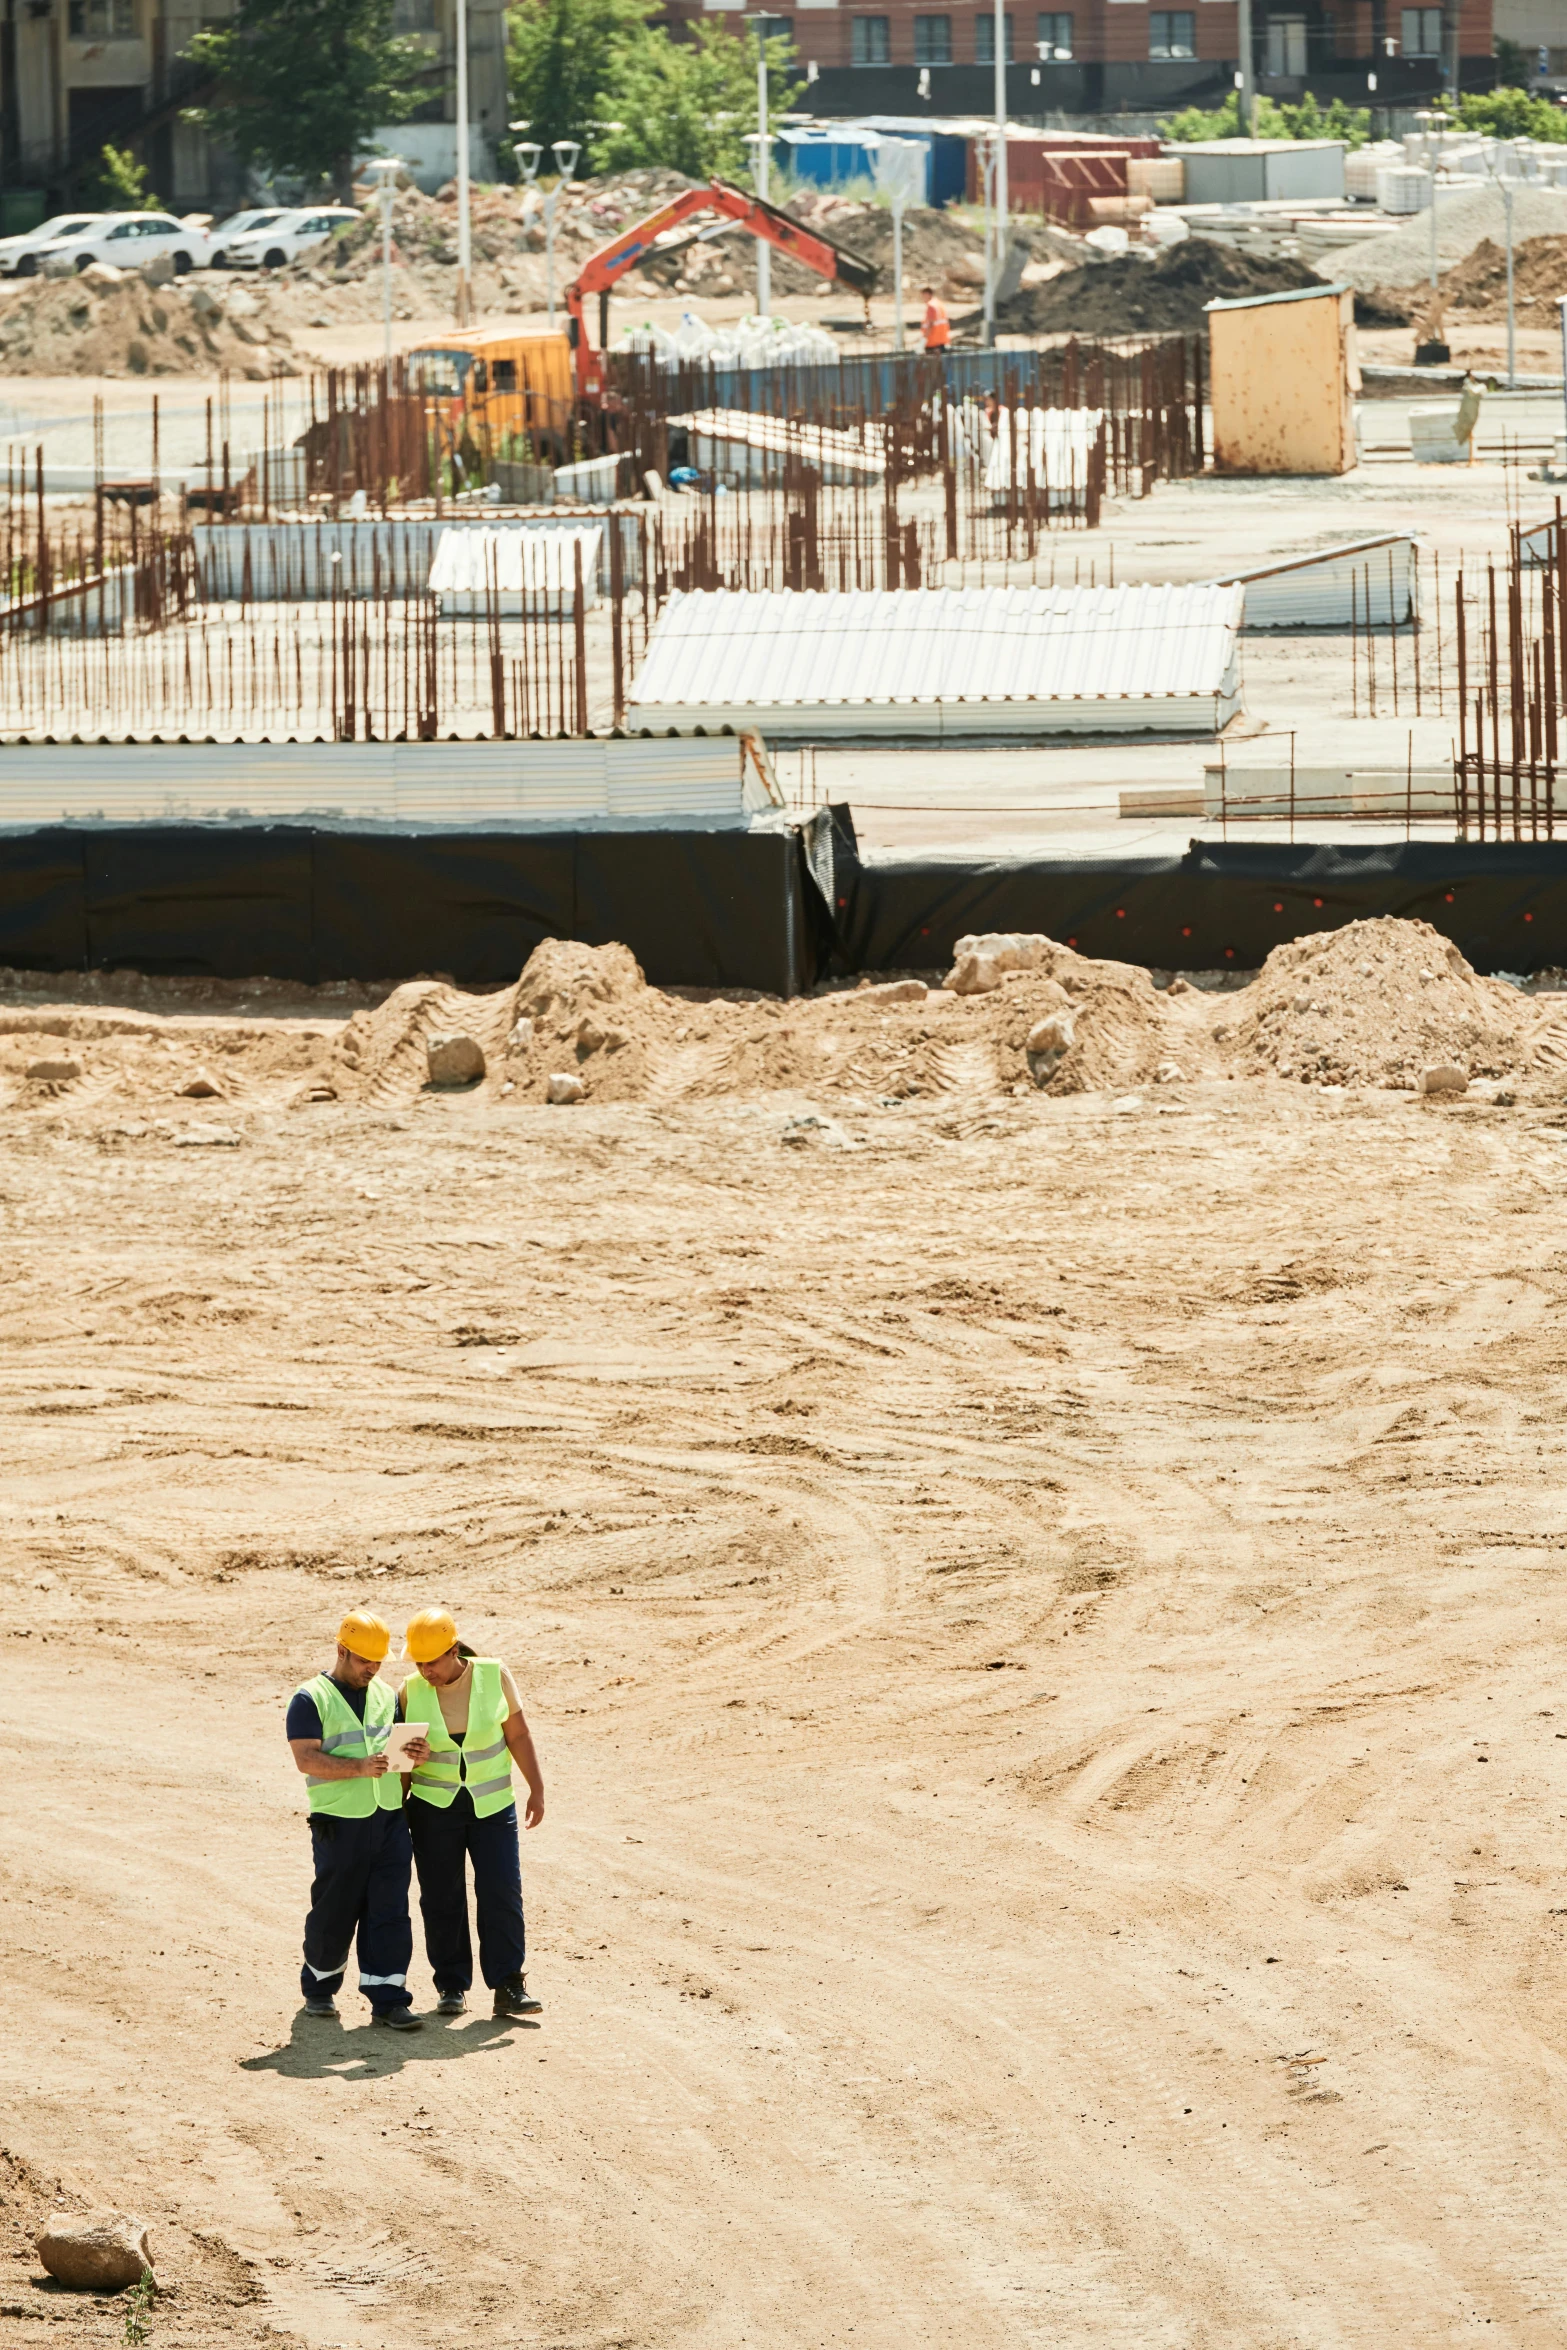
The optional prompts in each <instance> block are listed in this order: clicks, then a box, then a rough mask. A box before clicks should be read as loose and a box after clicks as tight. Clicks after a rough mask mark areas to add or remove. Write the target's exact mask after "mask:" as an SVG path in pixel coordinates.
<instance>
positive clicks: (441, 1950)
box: [403, 1608, 544, 2016]
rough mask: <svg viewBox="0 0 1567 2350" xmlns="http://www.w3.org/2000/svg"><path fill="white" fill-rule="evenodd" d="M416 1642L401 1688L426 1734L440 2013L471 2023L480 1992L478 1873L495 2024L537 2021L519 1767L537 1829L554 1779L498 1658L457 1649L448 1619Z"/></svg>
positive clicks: (424, 1796) (422, 1836)
mask: <svg viewBox="0 0 1567 2350" xmlns="http://www.w3.org/2000/svg"><path fill="white" fill-rule="evenodd" d="M407 1641H408V1655H409V1659H410V1661H411V1662H412V1664H413V1665H414V1667H415V1670H414V1671H413V1672H412V1673H411V1674H410V1675H409V1677H408V1679H407V1681H406V1682H405V1683H404V1685H403V1717H404V1719H405V1720H406V1721H407V1722H409V1723H410V1724H415V1723H417V1724H419V1725H420V1726H422V1728H423V1730H424V1733H425V1737H426V1738H427V1740H428V1742H429V1750H428V1753H427V1754H426V1756H425V1758H424V1760H423V1761H422V1762H420V1763H419V1764H417V1765H416V1767H415V1769H414V1772H413V1775H412V1778H411V1779H410V1781H409V1788H408V1826H409V1831H410V1833H411V1835H412V1837H413V1850H414V1866H415V1867H416V1868H417V1870H418V1872H419V1909H420V1913H421V1915H422V1916H423V1919H424V1944H425V1950H426V1953H427V1955H428V1957H429V1961H430V1972H431V1973H432V1974H433V1975H434V1977H435V1988H436V1991H437V1993H438V1995H439V1996H438V2000H437V2008H438V2012H439V2013H440V2014H442V2015H461V2014H462V2012H463V2010H464V2009H465V2008H466V2006H467V2004H468V1991H469V1987H470V1986H471V1984H472V1982H473V1944H472V1941H471V1939H470V1937H469V1933H468V1880H467V1871H468V1866H469V1865H470V1864H471V1866H472V1869H473V1891H474V1906H475V1908H476V1909H477V1911H478V1913H479V1969H480V1972H481V1974H482V1975H483V1977H484V1980H485V1983H486V1984H487V1985H488V1987H489V1989H490V1990H491V1991H492V1992H493V1993H494V1995H495V2013H496V2014H497V2015H498V2016H524V2015H537V2014H538V2012H539V2009H540V2007H541V2005H542V2004H543V2003H542V2001H540V2000H538V1999H535V1998H534V1997H533V1995H532V1994H531V1992H530V1991H529V1989H528V1984H527V1978H526V1976H525V1975H524V1973H523V1964H524V1960H525V1958H526V1955H527V1945H526V1940H525V1935H524V1928H523V1918H522V1871H521V1863H520V1856H519V1853H518V1848H517V1806H516V1803H515V1801H514V1800H513V1797H512V1780H511V1769H512V1764H513V1763H514V1762H515V1764H516V1766H517V1768H518V1770H520V1771H521V1773H522V1775H523V1778H524V1779H525V1780H526V1782H527V1787H528V1800H527V1806H526V1809H525V1810H524V1813H523V1819H524V1823H525V1825H526V1826H528V1827H530V1828H536V1827H537V1826H538V1824H539V1822H540V1821H541V1820H542V1819H543V1817H544V1778H543V1774H542V1773H541V1771H540V1769H539V1761H538V1756H537V1755H536V1754H535V1753H534V1750H533V1738H532V1735H531V1733H530V1731H529V1729H528V1725H527V1722H526V1721H525V1720H524V1718H523V1711H522V1701H521V1699H520V1698H519V1697H518V1695H517V1685H516V1683H515V1682H514V1681H513V1679H512V1677H511V1674H510V1673H509V1672H508V1671H507V1669H506V1667H505V1665H503V1664H502V1663H501V1661H500V1659H499V1657H493V1656H475V1654H474V1652H473V1650H472V1649H471V1648H469V1647H468V1646H467V1645H466V1643H465V1642H463V1641H461V1640H459V1639H458V1637H457V1626H456V1624H455V1622H454V1621H453V1619H452V1618H451V1617H450V1616H449V1615H447V1614H446V1613H445V1611H444V1610H443V1609H440V1608H424V1609H422V1610H421V1612H420V1613H419V1614H418V1615H416V1616H415V1617H414V1619H413V1621H412V1623H411V1624H410V1625H409V1627H408V1634H407Z"/></svg>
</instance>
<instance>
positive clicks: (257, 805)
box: [0, 735, 776, 831]
mask: <svg viewBox="0 0 1567 2350" xmlns="http://www.w3.org/2000/svg"><path fill="white" fill-rule="evenodd" d="M769 773H770V770H769V768H768V766H767V758H766V752H765V750H763V749H762V748H761V746H759V745H756V744H754V743H751V742H747V741H743V740H742V739H741V738H740V737H739V736H737V735H718V736H707V737H704V736H692V735H681V736H678V737H669V736H663V737H651V738H647V739H641V738H637V737H631V738H628V739H616V738H614V737H612V736H606V737H602V738H597V737H590V738H588V739H586V740H573V741H565V742H521V743H11V744H7V745H6V747H5V750H4V754H3V756H0V824H39V823H45V824H47V823H54V822H57V821H61V820H64V821H67V822H69V821H72V820H75V821H91V820H94V819H96V820H99V821H107V822H111V823H134V822H143V821H158V822H163V823H169V822H174V823H193V822H196V823H199V822H223V821H231V820H233V819H236V818H239V817H253V818H261V819H277V818H283V819H286V818H289V817H308V816H324V817H348V818H360V819H364V820H366V821H372V822H373V821H382V822H385V821H388V820H401V821H404V822H419V823H438V824H467V823H472V822H475V821H478V820H482V819H486V818H501V819H504V820H506V821H508V822H511V823H531V824H556V825H559V824H568V825H569V824H581V823H605V822H611V823H613V822H619V823H632V824H647V825H658V826H661V827H664V828H672V829H679V828H687V827H688V828H691V829H694V830H701V831H707V830H719V829H724V828H728V827H731V826H739V825H744V824H747V823H749V821H750V820H751V818H752V817H753V816H754V815H759V814H762V813H763V812H764V811H765V810H766V809H767V808H768V807H769V806H770V805H772V804H773V800H774V797H775V794H776V787H774V790H773V792H772V793H770V792H769V788H768V782H767V777H768V775H769Z"/></svg>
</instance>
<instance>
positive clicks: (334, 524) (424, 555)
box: [191, 509, 641, 604]
mask: <svg viewBox="0 0 1567 2350" xmlns="http://www.w3.org/2000/svg"><path fill="white" fill-rule="evenodd" d="M639 521H640V518H639V516H638V515H636V514H635V513H630V512H627V511H625V510H623V509H622V510H620V511H618V512H615V513H606V514H603V515H601V516H594V517H593V518H592V520H591V522H590V521H589V518H588V517H587V516H586V515H584V514H583V513H582V512H581V510H580V509H578V510H577V511H576V512H572V511H571V510H570V509H566V510H564V511H562V510H557V511H556V512H555V513H554V514H538V515H517V516H501V517H498V518H497V519H495V520H493V521H480V520H474V521H470V520H468V519H467V518H466V517H464V518H461V519H457V518H454V519H453V520H451V521H447V520H446V519H444V518H443V519H441V520H437V519H436V518H435V517H434V516H433V515H414V516H410V517H403V516H391V517H388V518H387V519H386V520H382V519H381V518H380V517H378V516H371V517H368V518H366V519H362V520H356V519H353V518H351V517H348V516H344V517H343V518H341V519H340V520H336V521H334V520H332V519H330V518H324V519H320V520H315V519H312V520H309V521H299V522H217V523H203V524H201V525H200V526H199V527H198V528H197V529H195V530H193V531H192V532H191V550H192V552H193V554H194V555H195V558H196V576H197V578H198V579H199V581H200V583H201V592H202V594H203V596H205V597H206V598H207V599H208V600H209V601H211V602H213V603H236V602H238V601H239V600H240V599H241V597H244V598H245V599H246V600H248V601H249V602H251V603H301V604H309V603H324V602H327V601H329V600H330V599H331V598H332V597H334V596H369V595H378V596H379V595H390V596H422V595H423V594H424V592H425V587H426V584H427V582H428V580H429V576H430V565H431V563H432V562H433V560H434V557H435V550H436V547H437V545H438V544H439V542H440V541H441V539H442V538H443V537H450V536H454V535H458V534H460V533H462V532H463V531H473V532H476V533H480V534H484V535H492V536H495V537H498V538H499V537H508V536H512V535H516V536H518V537H525V536H527V535H529V534H530V533H535V532H538V531H558V530H562V529H565V528H568V527H570V526H571V525H572V524H573V523H576V524H578V525H580V526H583V527H589V528H593V529H596V530H597V531H598V532H599V534H600V544H599V586H600V588H601V589H605V590H607V589H608V587H609V584H610V579H609V533H610V532H611V531H612V530H618V531H619V532H620V542H621V557H622V562H623V566H624V571H625V577H626V580H627V582H628V584H633V585H634V584H635V583H636V582H637V581H638V580H639V579H640V577H641V570H640V551H639V550H640V541H639V535H638V532H639Z"/></svg>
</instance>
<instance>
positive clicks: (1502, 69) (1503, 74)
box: [1496, 33, 1529, 90]
mask: <svg viewBox="0 0 1567 2350" xmlns="http://www.w3.org/2000/svg"><path fill="white" fill-rule="evenodd" d="M1496 78H1497V80H1498V81H1499V82H1500V84H1501V86H1502V88H1503V89H1504V90H1527V88H1528V87H1529V52H1528V50H1527V49H1526V48H1525V47H1524V45H1523V43H1522V41H1509V40H1508V39H1507V37H1506V35H1505V34H1504V33H1498V34H1497V36H1496Z"/></svg>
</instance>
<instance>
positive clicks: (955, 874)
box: [807, 807, 1567, 971]
mask: <svg viewBox="0 0 1567 2350" xmlns="http://www.w3.org/2000/svg"><path fill="white" fill-rule="evenodd" d="M807 847H808V854H809V858H810V865H811V871H812V875H813V878H814V879H815V881H816V883H817V886H818V888H819V889H820V891H821V892H822V895H823V897H824V898H828V897H830V899H831V906H832V925H833V934H834V948H833V962H834V966H835V967H836V968H838V969H840V970H843V971H896V970H911V969H912V970H929V969H931V968H932V967H937V966H944V965H945V964H946V963H948V962H949V961H950V959H951V954H952V947H953V942H954V941H955V940H956V939H959V938H961V937H963V936H964V935H965V933H967V932H970V931H987V930H1022V931H1042V932H1044V933H1045V935H1046V936H1047V937H1050V938H1056V939H1061V940H1064V941H1065V942H1066V943H1067V944H1069V945H1071V946H1075V947H1076V948H1078V950H1079V951H1080V952H1081V953H1082V954H1085V955H1100V956H1113V957H1116V958H1118V959H1119V960H1121V961H1123V962H1128V963H1146V964H1148V965H1150V966H1151V967H1153V968H1154V969H1162V970H1187V971H1212V970H1220V969H1222V968H1223V967H1224V966H1225V965H1226V964H1233V965H1234V966H1235V967H1236V968H1237V969H1243V970H1244V969H1254V968H1255V967H1256V966H1257V965H1258V964H1260V963H1262V962H1264V961H1266V959H1267V957H1268V955H1269V954H1270V953H1271V951H1272V950H1273V948H1274V947H1276V946H1279V945H1281V944H1282V943H1283V942H1284V941H1285V940H1286V939H1291V938H1299V937H1301V936H1302V935H1304V934H1305V933H1306V932H1308V931H1314V930H1334V929H1337V928H1339V927H1340V926H1341V925H1342V924H1344V923H1346V922H1359V921H1364V920H1367V919H1368V918H1370V917H1372V916H1376V915H1397V916H1400V917H1402V918H1404V919H1406V920H1410V919H1416V918H1418V919H1420V920H1422V921H1426V922H1429V923H1430V924H1431V925H1432V926H1433V928H1435V929H1437V930H1440V931H1442V932H1443V933H1444V934H1445V935H1446V936H1447V937H1448V938H1450V939H1452V940H1453V941H1454V942H1455V943H1456V944H1457V946H1458V947H1459V948H1460V949H1461V950H1462V952H1463V953H1464V954H1465V955H1466V956H1467V957H1468V959H1469V961H1470V962H1471V963H1473V965H1474V966H1475V968H1476V970H1478V971H1537V970H1540V969H1543V968H1546V967H1548V966H1552V965H1567V842H1558V841H1542V842H1531V841H1469V842H1466V841H1396V842H1386V843H1372V844H1368V845H1367V846H1365V847H1360V846H1357V845H1355V844H1349V845H1347V846H1345V845H1338V844H1335V845H1333V846H1322V845H1315V846H1314V845H1310V844H1297V845H1294V846H1291V845H1290V844H1289V843H1288V842H1285V841H1280V842H1278V843H1276V844H1275V843H1273V842H1271V841H1265V842H1251V841H1246V842H1223V841H1194V842H1193V843H1192V844H1191V846H1190V848H1188V849H1187V850H1186V851H1185V852H1184V853H1183V854H1180V855H1175V854H1171V855H1169V856H1162V857H1138V858H1102V857H1070V858H1069V857H1052V858H1021V857H1020V858H1017V859H1015V860H1010V859H1008V860H1003V859H988V860H986V861H985V862H983V863H980V862H977V861H975V862H965V863H958V862H956V861H955V860H945V859H944V860H937V859H934V858H927V857H921V858H912V857H911V858H901V859H896V860H892V861H888V862H877V863H875V864H870V865H862V864H861V862H860V859H859V855H858V852H857V848H856V845H855V839H854V828H853V824H852V822H851V820H850V818H849V812H848V810H847V809H845V808H837V807H835V808H832V809H830V810H828V811H826V812H825V813H824V814H823V815H822V816H820V817H818V818H816V819H815V820H814V823H813V825H812V827H811V829H810V832H809V835H808V840H807Z"/></svg>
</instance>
